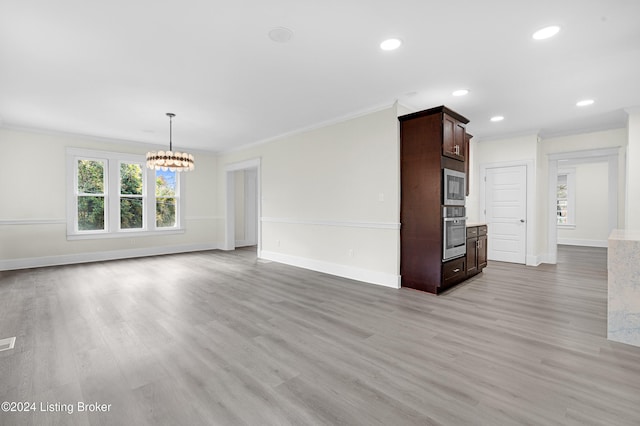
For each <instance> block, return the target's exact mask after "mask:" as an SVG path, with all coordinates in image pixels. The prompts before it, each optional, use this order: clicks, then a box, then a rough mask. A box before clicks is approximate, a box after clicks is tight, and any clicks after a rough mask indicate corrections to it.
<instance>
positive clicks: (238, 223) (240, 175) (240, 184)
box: [234, 170, 246, 247]
mask: <svg viewBox="0 0 640 426" xmlns="http://www.w3.org/2000/svg"><path fill="white" fill-rule="evenodd" d="M234 189H235V197H234V201H235V221H234V224H235V240H236V247H237V246H239V245H243V244H244V240H245V237H246V236H245V212H244V208H245V194H244V170H237V171H236V172H234Z"/></svg>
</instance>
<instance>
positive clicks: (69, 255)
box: [0, 128, 220, 269]
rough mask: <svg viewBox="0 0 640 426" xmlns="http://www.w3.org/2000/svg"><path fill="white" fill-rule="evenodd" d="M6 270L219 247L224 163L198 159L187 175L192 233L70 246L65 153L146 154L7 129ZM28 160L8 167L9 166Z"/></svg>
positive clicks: (2, 261)
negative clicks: (73, 149)
mask: <svg viewBox="0 0 640 426" xmlns="http://www.w3.org/2000/svg"><path fill="white" fill-rule="evenodd" d="M0 146H1V147H2V158H3V159H4V160H3V167H2V168H1V169H0V173H1V177H0V181H1V182H2V185H0V203H1V204H0V269H12V268H13V267H15V266H21V267H25V266H42V265H48V264H59V263H73V262H74V261H87V260H92V259H102V258H113V257H128V256H138V255H143V254H145V253H151V254H153V253H160V252H163V251H164V252H172V251H180V250H190V249H197V248H204V247H213V246H217V244H218V233H217V226H216V222H217V221H219V220H220V218H219V217H216V214H217V213H216V201H217V200H216V188H217V179H218V176H219V175H218V173H217V157H215V156H213V155H209V154H198V155H197V156H196V157H197V158H196V170H195V171H194V172H189V173H188V174H186V175H185V204H186V205H185V211H184V212H183V213H184V217H185V224H186V232H185V233H183V234H175V235H161V236H143V237H140V236H137V237H134V238H109V239H99V240H98V239H96V240H74V241H68V240H67V232H66V148H67V147H76V148H86V149H93V150H103V151H112V152H123V153H135V154H144V153H145V152H146V151H147V150H148V146H147V147H145V146H144V145H142V144H133V143H126V142H120V143H118V142H113V141H101V140H97V139H94V138H90V137H82V136H73V135H62V134H50V133H41V132H34V131H23V130H12V129H6V128H0ZM10 158H15V159H24V160H25V161H22V160H21V161H6V159H10Z"/></svg>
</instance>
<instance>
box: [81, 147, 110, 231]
mask: <svg viewBox="0 0 640 426" xmlns="http://www.w3.org/2000/svg"><path fill="white" fill-rule="evenodd" d="M76 166H77V168H76V173H77V182H78V184H77V187H76V189H77V191H76V209H77V210H76V213H77V214H76V215H77V218H78V220H77V222H78V230H79V231H104V229H105V227H104V225H105V223H104V206H105V192H104V189H105V162H104V161H102V160H88V159H79V160H77V164H76Z"/></svg>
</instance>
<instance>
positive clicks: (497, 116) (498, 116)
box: [491, 115, 504, 123]
mask: <svg viewBox="0 0 640 426" xmlns="http://www.w3.org/2000/svg"><path fill="white" fill-rule="evenodd" d="M502 120H504V117H503V116H501V115H496V116H495V117H491V121H493V122H494V123H495V122H498V121H502Z"/></svg>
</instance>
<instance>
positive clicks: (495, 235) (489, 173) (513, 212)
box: [485, 165, 527, 263]
mask: <svg viewBox="0 0 640 426" xmlns="http://www.w3.org/2000/svg"><path fill="white" fill-rule="evenodd" d="M485 178H486V186H485V196H486V199H485V211H486V222H487V225H488V228H489V229H488V234H489V241H488V245H487V248H488V253H487V257H488V258H489V260H497V261H501V262H514V263H525V261H526V230H527V217H526V213H527V166H525V165H522V166H509V167H495V168H488V169H486V176H485Z"/></svg>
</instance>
